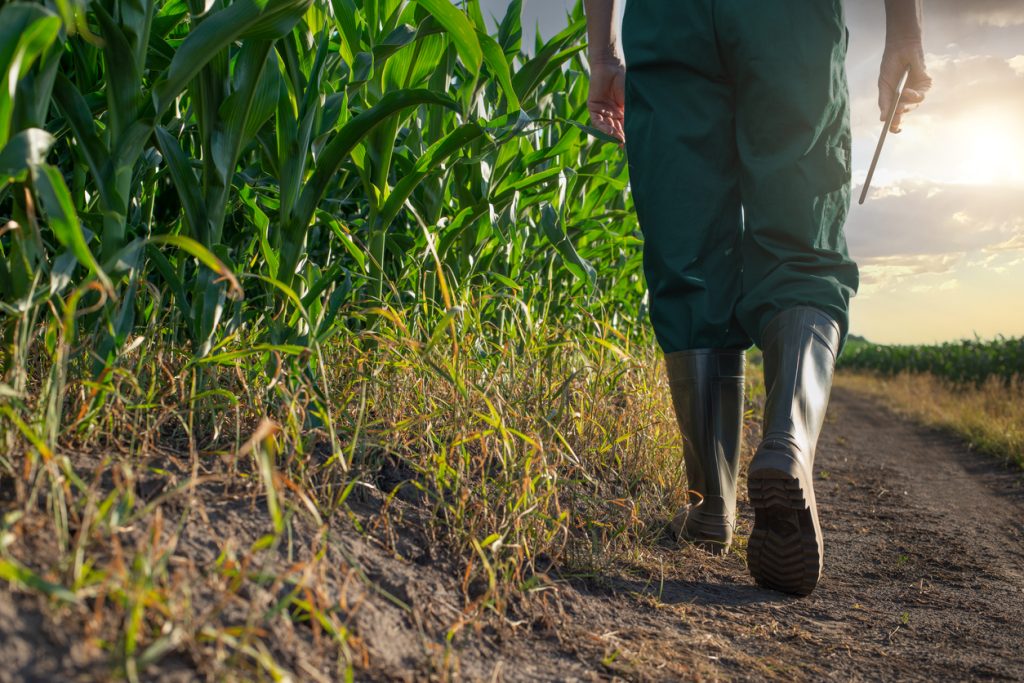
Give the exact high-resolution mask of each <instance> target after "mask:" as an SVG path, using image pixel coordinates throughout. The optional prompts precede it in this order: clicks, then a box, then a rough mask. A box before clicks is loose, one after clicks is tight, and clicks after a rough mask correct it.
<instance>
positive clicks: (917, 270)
mask: <svg viewBox="0 0 1024 683" xmlns="http://www.w3.org/2000/svg"><path fill="white" fill-rule="evenodd" d="M962 257H963V254H922V255H917V256H878V257H874V258H868V259H864V260H862V261H861V263H860V291H859V293H858V296H860V297H862V298H863V297H870V296H872V295H873V294H878V293H881V292H885V291H890V290H893V289H896V288H898V287H902V286H904V285H907V284H909V283H911V282H915V281H917V280H919V279H921V276H926V275H944V274H951V273H953V271H954V269H955V268H956V266H957V265H958V264H959V262H960V260H961V258H962ZM950 282H952V283H956V282H957V280H956V278H951V279H950V280H946V281H945V282H941V283H939V284H938V285H936V284H932V283H917V284H913V285H911V286H910V291H912V292H924V291H929V290H932V289H942V290H947V289H951V288H953V287H956V284H953V285H952V286H951V285H950V284H949V283H950Z"/></svg>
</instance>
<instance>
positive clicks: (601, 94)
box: [587, 60, 626, 142]
mask: <svg viewBox="0 0 1024 683" xmlns="http://www.w3.org/2000/svg"><path fill="white" fill-rule="evenodd" d="M625 101H626V67H625V65H624V64H623V63H622V62H621V61H619V60H608V61H593V60H592V61H591V63H590V96H589V97H588V98H587V109H589V110H590V120H591V121H592V122H593V124H594V126H596V127H597V129H598V130H600V131H601V132H603V133H607V134H608V135H611V136H612V137H613V138H616V139H617V140H619V142H625V141H626V133H625V130H624V128H623V120H624V117H625Z"/></svg>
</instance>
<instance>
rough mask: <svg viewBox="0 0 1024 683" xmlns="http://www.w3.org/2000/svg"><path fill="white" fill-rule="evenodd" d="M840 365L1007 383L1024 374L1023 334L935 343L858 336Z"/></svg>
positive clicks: (977, 382)
mask: <svg viewBox="0 0 1024 683" xmlns="http://www.w3.org/2000/svg"><path fill="white" fill-rule="evenodd" d="M839 366H840V367H842V368H849V369H851V370H871V371H874V372H880V373H883V374H887V375H895V374H899V373H901V372H915V373H922V372H927V373H931V374H932V375H934V376H936V377H939V378H941V379H944V380H948V381H950V382H953V383H955V384H963V385H966V384H972V385H975V386H981V385H982V384H984V383H985V382H986V381H988V380H989V379H990V378H996V379H998V380H1000V381H1002V382H1003V383H1004V384H1005V385H1006V386H1010V385H1011V384H1012V383H1013V381H1014V379H1015V378H1019V377H1021V376H1024V338H1021V339H1004V338H1000V339H996V340H993V341H987V342H986V341H981V340H965V341H959V342H948V343H945V344H939V345H934V346H884V345H880V344H870V343H868V342H866V341H863V340H860V341H859V342H858V343H855V344H850V345H848V346H847V348H846V351H845V352H844V353H843V355H842V357H841V358H840V359H839Z"/></svg>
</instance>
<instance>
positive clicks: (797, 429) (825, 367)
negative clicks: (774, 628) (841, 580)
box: [747, 306, 840, 595]
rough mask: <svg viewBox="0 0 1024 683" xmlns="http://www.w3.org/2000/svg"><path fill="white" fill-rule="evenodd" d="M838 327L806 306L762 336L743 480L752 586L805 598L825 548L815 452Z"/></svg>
mask: <svg viewBox="0 0 1024 683" xmlns="http://www.w3.org/2000/svg"><path fill="white" fill-rule="evenodd" d="M839 343H840V332H839V325H838V324H837V323H836V321H834V320H833V319H832V318H830V317H829V316H828V315H826V314H825V313H823V312H822V311H820V310H818V309H816V308H811V307H807V306H801V307H796V308H792V309H788V310H786V311H783V312H782V313H779V314H778V315H776V316H775V317H774V318H772V320H771V321H770V322H769V323H768V325H767V326H766V327H765V329H764V334H763V349H762V350H763V352H764V381H765V392H766V394H767V401H766V404H765V415H764V435H763V439H762V441H761V445H760V446H758V449H757V452H756V453H755V454H754V460H753V462H751V464H750V470H749V472H748V474H747V487H748V491H749V493H750V504H751V505H752V506H753V507H754V530H753V532H752V533H751V534H750V543H749V545H748V546H747V565H748V567H749V569H750V573H751V575H753V577H754V579H756V580H757V583H758V584H760V585H761V586H763V587H765V588H772V589H775V590H779V591H783V592H785V593H792V594H795V595H807V594H809V593H810V592H811V591H813V590H814V587H815V586H816V585H817V584H818V579H819V578H820V577H821V570H822V564H823V552H824V546H823V543H822V536H821V526H820V525H819V523H818V510H817V507H816V505H815V502H814V480H813V469H814V450H815V446H816V445H817V442H818V435H819V434H820V433H821V427H822V424H823V423H824V421H825V409H826V408H827V406H828V398H829V393H830V391H831V388H832V375H833V371H834V369H835V362H836V355H837V353H838V351H839Z"/></svg>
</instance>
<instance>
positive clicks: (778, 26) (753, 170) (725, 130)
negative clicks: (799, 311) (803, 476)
mask: <svg viewBox="0 0 1024 683" xmlns="http://www.w3.org/2000/svg"><path fill="white" fill-rule="evenodd" d="M622 37H623V49H624V52H625V57H626V120H625V131H626V152H627V156H628V159H629V168H630V178H631V185H632V191H633V198H634V203H635V205H636V209H637V216H638V218H639V222H640V227H641V230H642V231H643V234H644V272H645V274H646V277H647V283H648V288H649V292H650V315H651V322H652V324H653V326H654V331H655V334H656V336H657V338H658V342H659V344H660V345H661V347H662V349H663V350H664V351H665V352H666V353H671V352H675V351H684V350H690V349H709V348H710V349H745V348H747V347H749V346H750V345H751V343H755V344H758V345H760V342H761V333H762V330H764V328H765V326H766V325H767V324H768V322H769V321H770V320H771V319H772V318H773V317H774V316H775V314H776V313H779V312H781V311H783V310H786V309H788V308H792V307H794V306H813V307H816V308H818V309H820V310H822V311H824V312H825V313H827V314H828V315H829V316H831V317H832V318H833V319H835V320H836V321H837V322H838V323H839V325H840V328H841V330H842V338H843V339H844V340H845V338H846V334H847V332H848V330H849V302H850V297H851V296H852V295H853V294H854V293H855V292H856V289H857V284H858V273H857V266H856V264H855V263H854V262H853V261H852V260H851V259H850V257H849V255H848V254H847V250H846V238H845V236H844V233H843V223H844V222H845V220H846V215H847V213H848V211H849V205H850V121H849V102H848V99H849V95H848V91H847V84H846V67H845V60H846V46H847V38H848V34H847V31H846V26H845V21H844V17H843V8H842V0H628V2H627V5H626V14H625V18H624V20H623V28H622Z"/></svg>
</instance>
